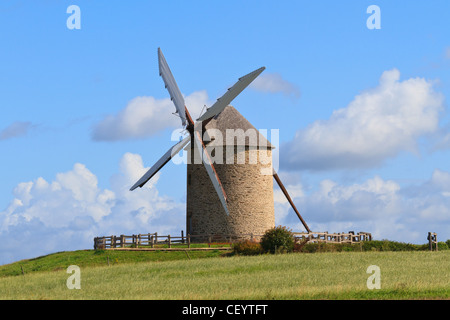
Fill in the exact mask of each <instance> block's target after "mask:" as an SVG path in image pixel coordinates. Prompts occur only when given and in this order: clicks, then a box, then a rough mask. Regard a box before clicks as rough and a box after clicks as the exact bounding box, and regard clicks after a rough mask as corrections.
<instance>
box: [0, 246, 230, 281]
mask: <svg viewBox="0 0 450 320" xmlns="http://www.w3.org/2000/svg"><path fill="white" fill-rule="evenodd" d="M221 254H223V252H222V251H219V250H212V251H189V253H188V254H186V252H184V251H163V250H161V251H158V250H157V251H153V252H147V251H119V250H117V251H110V250H97V251H94V250H79V251H67V252H58V253H53V254H50V255H46V256H42V257H37V258H34V259H28V260H22V261H18V262H15V263H11V264H7V265H2V266H0V277H4V276H17V275H22V270H23V272H24V273H25V274H29V273H33V272H36V271H58V270H66V269H67V267H68V266H69V265H77V266H79V267H80V268H86V267H100V266H108V265H109V266H115V265H122V264H129V263H139V262H160V261H171V260H188V259H198V258H210V257H217V256H219V255H221Z"/></svg>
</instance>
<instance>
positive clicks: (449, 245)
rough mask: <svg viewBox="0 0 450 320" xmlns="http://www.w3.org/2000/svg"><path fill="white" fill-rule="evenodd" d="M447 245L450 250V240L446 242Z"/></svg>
mask: <svg viewBox="0 0 450 320" xmlns="http://www.w3.org/2000/svg"><path fill="white" fill-rule="evenodd" d="M445 243H446V244H447V247H448V248H449V249H450V239H448V240H447V241H445Z"/></svg>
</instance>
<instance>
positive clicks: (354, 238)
mask: <svg viewBox="0 0 450 320" xmlns="http://www.w3.org/2000/svg"><path fill="white" fill-rule="evenodd" d="M294 237H295V238H297V239H300V240H304V239H306V238H309V241H308V242H312V243H319V242H320V243H358V242H361V241H370V240H372V234H370V233H369V232H358V233H357V234H355V232H354V231H349V232H348V233H328V232H327V231H325V232H309V233H308V232H294Z"/></svg>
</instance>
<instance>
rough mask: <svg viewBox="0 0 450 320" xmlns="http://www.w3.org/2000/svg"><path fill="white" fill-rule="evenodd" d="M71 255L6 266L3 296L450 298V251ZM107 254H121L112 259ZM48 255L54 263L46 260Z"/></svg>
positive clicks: (0, 289)
mask: <svg viewBox="0 0 450 320" xmlns="http://www.w3.org/2000/svg"><path fill="white" fill-rule="evenodd" d="M72 254H73V256H71V255H70V254H69V253H58V254H55V255H50V256H47V257H41V258H38V259H34V260H31V261H22V262H20V263H22V265H24V266H25V267H24V269H25V270H26V267H27V266H28V267H32V266H34V267H36V268H37V265H38V264H36V263H37V262H39V261H41V263H42V268H41V269H39V270H44V269H47V270H48V271H42V272H29V271H28V272H27V271H26V273H25V275H21V271H20V269H19V276H17V275H16V276H13V275H6V274H11V271H6V270H3V269H2V271H1V272H2V273H1V274H3V277H0V299H164V300H169V299H177V300H178V299H185V300H186V299H279V300H281V299H450V250H446V251H442V252H420V251H419V252H418V251H414V252H333V253H315V254H305V253H294V254H280V255H260V256H231V257H224V256H220V255H222V253H221V252H189V255H190V256H191V259H190V260H189V259H188V258H187V256H186V254H185V253H184V252H168V253H167V252H166V253H163V252H162V251H161V252H159V253H158V252H105V251H103V252H100V253H97V254H95V253H93V251H76V252H73V253H72ZM108 254H109V255H110V259H115V258H117V262H115V263H110V266H108V265H107V263H106V262H105V259H106V257H107V255H108ZM113 254H114V255H115V254H117V255H115V256H114V258H112V257H113V256H112V255H113ZM197 254H198V255H199V256H195V257H194V255H197ZM214 254H215V255H216V257H210V258H208V259H198V258H200V256H201V255H203V257H205V256H207V255H214ZM132 255H133V257H131V256H132ZM183 255H184V257H182V256H183ZM127 256H128V257H127ZM47 259H49V260H52V261H53V262H51V263H50V261H48V264H47V265H46V266H45V264H44V263H43V262H44V261H46V260H47ZM163 260H165V261H163ZM56 261H58V263H57V264H55V263H56ZM25 262H28V263H30V264H29V265H26V264H25ZM33 263H35V264H33ZM69 264H76V265H78V266H80V268H81V289H80V290H69V289H67V287H66V280H67V278H68V277H69V274H67V273H66V268H67V266H68V265H69ZM13 265H14V267H15V268H16V269H17V266H20V264H13ZM54 265H58V267H57V268H54V269H51V268H53V266H54ZM369 265H377V266H379V267H380V269H381V289H379V290H376V289H374V290H369V289H368V288H367V286H366V281H367V278H368V277H369V276H370V275H369V274H367V273H366V270H367V267H368V266H369ZM9 267H11V265H9V266H2V268H6V269H8V268H9Z"/></svg>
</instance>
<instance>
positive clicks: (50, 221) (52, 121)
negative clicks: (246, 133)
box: [0, 0, 450, 264]
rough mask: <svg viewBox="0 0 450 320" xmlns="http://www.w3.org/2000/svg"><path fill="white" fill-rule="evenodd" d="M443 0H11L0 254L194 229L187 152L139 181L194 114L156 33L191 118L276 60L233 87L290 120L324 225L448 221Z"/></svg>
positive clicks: (279, 209) (1, 136)
mask: <svg viewBox="0 0 450 320" xmlns="http://www.w3.org/2000/svg"><path fill="white" fill-rule="evenodd" d="M372 5H375V6H376V8H377V9H376V10H375V11H374V10H372V9H373V7H371V6H372ZM73 6H76V7H73ZM74 8H75V9H74ZM368 9H370V10H368ZM449 11H450V2H448V1H446V0H435V1H414V2H411V1H402V0H399V1H383V0H371V1H364V0H358V1H357V0H353V1H345V2H342V1H340V2H336V1H325V0H324V1H263V0H259V1H245V2H242V1H235V0H230V1H195V0H193V1H164V2H162V1H144V0H142V1H140V0H136V1H127V2H124V1H118V0H109V1H100V0H95V1H92V0H89V1H76V0H70V1H65V0H41V1H31V0H28V1H26V0H22V1H21V0H4V1H1V3H0V30H1V31H0V44H1V50H0V88H1V91H0V92H1V94H0V110H1V117H0V150H1V158H0V180H1V181H2V183H1V184H0V243H1V246H0V264H6V263H11V262H13V261H17V260H20V259H26V258H33V257H36V256H40V255H44V254H49V253H52V252H56V251H68V250H77V249H91V248H92V247H93V238H94V237H96V236H104V235H120V234H138V233H148V232H158V233H159V234H164V233H170V234H172V235H175V234H179V233H180V232H181V230H184V229H185V210H186V166H185V165H183V164H176V163H168V164H167V165H166V166H165V167H164V168H163V169H162V170H161V171H160V172H159V173H158V174H157V176H155V177H154V178H153V179H152V180H151V181H150V182H149V183H148V184H146V185H145V187H144V188H142V189H138V190H135V191H133V192H130V191H129V188H130V186H131V185H133V184H134V183H135V182H136V180H137V179H139V178H140V176H141V175H142V174H143V173H145V172H146V170H148V168H149V167H150V166H151V165H152V164H153V163H155V162H156V161H157V160H158V159H159V158H160V157H161V156H162V155H163V154H164V153H165V152H166V151H167V150H168V149H169V148H170V147H171V146H172V145H173V144H174V143H175V140H177V137H176V134H174V133H177V132H179V131H180V129H182V128H181V122H180V119H179V118H178V117H177V116H176V115H174V114H173V113H174V112H175V107H174V106H173V104H172V102H171V101H170V99H169V94H168V92H167V91H166V89H165V88H164V84H163V81H162V79H161V77H159V74H158V60H157V49H158V48H159V47H160V48H161V49H162V51H163V53H164V55H165V58H166V60H167V62H168V64H169V66H170V67H171V69H172V72H173V74H174V76H175V79H176V81H177V83H178V86H179V87H180V90H181V92H182V93H183V95H184V96H185V100H186V105H187V107H188V109H189V111H190V112H191V114H192V115H193V117H194V118H197V117H198V116H200V114H201V112H202V109H203V107H204V106H205V105H206V106H211V105H212V104H213V103H214V101H216V99H217V98H218V97H220V96H221V95H222V94H223V93H225V92H226V89H227V88H229V87H230V86H231V85H232V84H234V83H235V82H236V81H237V79H238V78H239V77H241V76H243V75H245V74H247V73H249V72H251V71H253V70H255V69H257V68H259V67H261V66H265V67H266V69H265V71H264V72H263V73H262V74H261V75H260V76H259V77H258V78H257V79H256V80H255V81H254V82H253V83H252V84H251V85H250V87H248V88H247V89H246V90H244V91H243V92H242V93H241V94H240V95H239V96H238V97H237V98H236V99H235V100H234V101H233V102H232V105H233V106H234V107H235V108H236V109H237V110H238V111H239V112H240V113H241V114H242V115H243V116H244V117H246V118H247V119H248V120H249V121H250V122H251V123H252V124H253V125H254V126H255V127H256V128H257V129H265V130H268V132H271V130H278V131H277V132H278V133H279V135H278V141H276V142H278V143H277V145H278V148H277V149H276V150H277V151H276V152H275V154H276V156H277V157H278V158H279V168H278V171H279V172H278V173H279V176H280V177H281V179H282V181H283V182H284V184H285V185H286V187H287V189H288V191H289V193H290V194H291V197H292V198H293V200H294V202H295V204H296V206H297V208H298V209H299V210H300V212H301V214H302V216H303V218H304V219H305V220H306V222H307V223H308V225H309V227H310V229H312V230H313V231H328V232H347V231H349V230H353V231H356V232H358V231H365V232H371V233H372V235H373V237H374V238H375V239H379V240H381V239H389V240H394V241H402V242H409V243H426V242H427V240H426V237H427V233H428V232H436V233H437V235H438V240H439V241H445V240H447V239H450V162H449V161H448V159H449V156H450V117H449V114H448V97H450V86H449V85H450V72H449V71H450V25H449V24H450V22H449V21H448V12H449ZM269 139H270V135H269ZM274 203H275V223H276V224H277V225H285V226H287V227H289V228H290V229H292V230H293V231H298V232H301V231H304V229H303V227H302V225H301V223H300V221H299V220H298V218H297V216H296V215H295V213H294V212H293V210H292V209H291V208H290V206H289V204H288V203H287V201H286V199H285V198H284V196H283V194H282V193H281V191H280V190H279V189H278V187H277V186H274Z"/></svg>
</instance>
